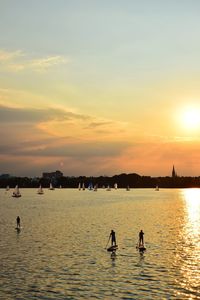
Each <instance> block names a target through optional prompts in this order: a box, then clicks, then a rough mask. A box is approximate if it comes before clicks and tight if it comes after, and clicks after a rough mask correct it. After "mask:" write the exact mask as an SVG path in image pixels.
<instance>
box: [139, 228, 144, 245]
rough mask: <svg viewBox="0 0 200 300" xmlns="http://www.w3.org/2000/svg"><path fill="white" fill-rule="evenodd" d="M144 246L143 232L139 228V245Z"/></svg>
mask: <svg viewBox="0 0 200 300" xmlns="http://www.w3.org/2000/svg"><path fill="white" fill-rule="evenodd" d="M140 246H144V232H143V231H142V230H140V232H139V247H140Z"/></svg>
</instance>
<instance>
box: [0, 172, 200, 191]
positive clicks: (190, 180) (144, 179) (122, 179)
mask: <svg viewBox="0 0 200 300" xmlns="http://www.w3.org/2000/svg"><path fill="white" fill-rule="evenodd" d="M50 183H52V184H53V185H54V187H62V188H78V185H79V183H81V185H82V184H83V183H84V185H85V188H87V187H88V186H89V185H90V184H92V185H93V186H94V185H97V186H98V188H101V187H103V186H104V187H107V186H108V185H109V186H110V187H111V188H113V187H114V184H115V183H117V185H118V188H127V186H129V188H155V187H156V186H158V187H159V188H193V187H200V176H199V177H183V176H182V177H181V176H177V177H169V176H167V177H151V176H140V175H138V174H136V173H132V174H125V173H123V174H120V175H114V176H99V177H87V176H78V177H74V176H61V177H59V178H55V177H52V178H43V177H41V178H40V177H34V178H29V177H8V178H4V177H1V176H0V188H6V187H7V186H9V187H11V188H12V187H15V186H16V185H18V186H19V187H21V188H36V187H38V186H39V185H40V184H41V185H42V187H44V188H45V187H46V188H48V187H49V184H50Z"/></svg>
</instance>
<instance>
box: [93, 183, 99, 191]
mask: <svg viewBox="0 0 200 300" xmlns="http://www.w3.org/2000/svg"><path fill="white" fill-rule="evenodd" d="M97 188H98V185H97V184H95V186H94V192H96V191H97Z"/></svg>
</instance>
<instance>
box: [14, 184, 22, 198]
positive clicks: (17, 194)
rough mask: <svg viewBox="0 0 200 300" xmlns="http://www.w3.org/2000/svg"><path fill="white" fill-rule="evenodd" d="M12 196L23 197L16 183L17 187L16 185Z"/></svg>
mask: <svg viewBox="0 0 200 300" xmlns="http://www.w3.org/2000/svg"><path fill="white" fill-rule="evenodd" d="M12 197H15V198H19V197H21V194H20V191H19V187H18V185H16V187H15V189H14V191H13V194H12Z"/></svg>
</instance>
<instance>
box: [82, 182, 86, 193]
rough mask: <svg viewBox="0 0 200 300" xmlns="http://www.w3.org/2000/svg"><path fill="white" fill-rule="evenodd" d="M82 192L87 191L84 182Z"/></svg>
mask: <svg viewBox="0 0 200 300" xmlns="http://www.w3.org/2000/svg"><path fill="white" fill-rule="evenodd" d="M82 190H83V191H85V184H84V182H83V184H82Z"/></svg>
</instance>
